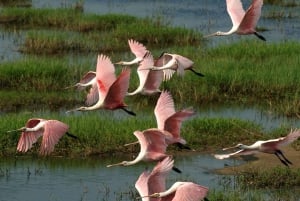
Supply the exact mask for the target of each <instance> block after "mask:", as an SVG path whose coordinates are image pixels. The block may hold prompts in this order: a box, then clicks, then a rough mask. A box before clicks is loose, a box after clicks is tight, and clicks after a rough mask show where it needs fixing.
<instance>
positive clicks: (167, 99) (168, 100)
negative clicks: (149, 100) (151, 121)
mask: <svg viewBox="0 0 300 201" xmlns="http://www.w3.org/2000/svg"><path fill="white" fill-rule="evenodd" d="M174 113H175V106H174V101H173V98H172V96H171V94H170V92H168V91H163V92H161V94H160V96H159V98H158V100H157V103H156V106H155V109H154V114H155V117H156V122H157V128H158V129H160V130H165V121H166V120H167V119H168V118H169V117H170V116H171V115H173V114H174Z"/></svg>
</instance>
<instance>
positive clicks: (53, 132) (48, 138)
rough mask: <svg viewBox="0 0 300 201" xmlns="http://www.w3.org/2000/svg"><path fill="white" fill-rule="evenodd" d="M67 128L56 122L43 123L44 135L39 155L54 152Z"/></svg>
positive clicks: (65, 125)
mask: <svg viewBox="0 0 300 201" xmlns="http://www.w3.org/2000/svg"><path fill="white" fill-rule="evenodd" d="M68 129H69V126H68V125H67V124H65V123H63V122H60V121H57V120H48V121H47V122H46V123H45V127H44V135H43V140H42V143H41V148H40V154H42V155H48V154H50V153H51V152H52V151H53V150H54V146H55V145H56V144H57V143H58V141H59V139H60V138H61V137H62V136H63V135H64V134H65V133H66V132H67V131H68Z"/></svg>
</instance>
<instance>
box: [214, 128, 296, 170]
mask: <svg viewBox="0 0 300 201" xmlns="http://www.w3.org/2000/svg"><path fill="white" fill-rule="evenodd" d="M299 137H300V130H298V129H297V130H294V131H291V132H290V133H289V134H288V135H287V136H286V137H280V138H277V139H271V140H266V141H257V142H255V143H254V144H252V145H249V146H248V145H244V144H237V145H236V146H234V147H228V148H224V149H223V150H228V149H233V148H239V149H240V150H238V151H236V152H233V153H230V154H216V155H215V158H217V159H225V158H229V157H231V156H241V155H251V154H255V153H258V152H263V153H268V154H275V155H276V156H277V157H278V159H279V160H280V161H281V162H282V163H283V164H284V165H286V166H289V164H291V165H292V163H291V162H290V161H289V160H288V159H287V158H286V157H285V156H284V154H283V153H282V151H281V150H280V147H282V146H285V145H288V144H290V143H292V142H294V141H295V140H297V139H298V138H299Z"/></svg>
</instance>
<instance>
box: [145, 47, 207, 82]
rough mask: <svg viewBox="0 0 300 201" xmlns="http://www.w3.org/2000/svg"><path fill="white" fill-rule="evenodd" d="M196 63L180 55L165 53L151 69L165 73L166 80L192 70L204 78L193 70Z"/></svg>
mask: <svg viewBox="0 0 300 201" xmlns="http://www.w3.org/2000/svg"><path fill="white" fill-rule="evenodd" d="M193 64H194V62H193V61H192V60H190V59H188V58H186V57H184V56H181V55H179V54H170V53H167V52H163V53H162V54H161V55H160V57H159V58H158V59H157V60H156V61H155V63H154V65H153V66H151V67H149V68H144V69H150V70H152V71H161V70H162V71H163V72H164V80H165V81H167V80H169V79H171V77H172V75H173V74H174V73H175V72H176V71H177V74H178V75H181V76H183V75H184V71H185V70H190V71H192V72H193V73H195V74H196V75H198V76H201V77H203V76H204V75H203V74H202V73H199V72H196V71H195V70H194V69H193Z"/></svg>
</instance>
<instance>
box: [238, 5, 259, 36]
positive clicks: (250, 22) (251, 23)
mask: <svg viewBox="0 0 300 201" xmlns="http://www.w3.org/2000/svg"><path fill="white" fill-rule="evenodd" d="M262 6H263V0H253V1H252V4H251V6H250V7H249V8H248V10H247V11H246V14H245V16H244V18H243V20H242V21H241V23H240V26H239V28H238V31H237V32H238V33H241V34H243V33H245V34H247V33H253V32H255V28H256V24H257V22H258V19H259V18H260V15H261V8H262Z"/></svg>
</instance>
